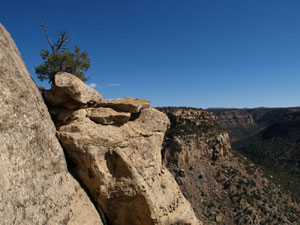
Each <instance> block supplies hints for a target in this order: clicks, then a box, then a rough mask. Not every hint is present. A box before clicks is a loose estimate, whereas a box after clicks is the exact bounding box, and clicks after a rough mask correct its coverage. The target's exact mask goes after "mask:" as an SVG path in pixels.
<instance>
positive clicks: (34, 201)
mask: <svg viewBox="0 0 300 225" xmlns="http://www.w3.org/2000/svg"><path fill="white" fill-rule="evenodd" d="M0 77H1V78H0V90H1V91H0V171H1V173H0V224H72V225H73V224H78V225H80V224H91V225H92V224H93V225H94V224H102V222H101V219H100V217H99V215H98V213H97V211H96V210H95V208H94V206H93V204H92V203H91V201H90V199H89V198H88V196H87V195H86V193H85V192H84V191H83V190H82V188H81V187H80V186H79V184H78V183H77V182H76V181H75V180H74V178H73V177H72V176H71V175H70V174H69V173H68V171H67V167H66V162H65V158H64V153H63V150H62V148H61V146H60V144H59V142H58V140H57V138H56V137H55V132H56V131H55V126H54V124H53V122H52V120H51V118H50V115H49V113H48V110H47V108H46V106H45V104H44V101H43V99H42V97H41V95H40V93H39V91H38V89H37V87H36V85H35V84H34V82H33V81H32V78H31V76H30V74H29V73H28V71H27V69H26V66H25V64H24V62H23V61H22V59H21V56H20V53H19V52H18V49H17V47H16V45H15V43H14V41H13V40H12V39H11V37H10V35H9V33H8V32H7V31H6V30H5V28H4V27H3V26H2V25H1V24H0Z"/></svg>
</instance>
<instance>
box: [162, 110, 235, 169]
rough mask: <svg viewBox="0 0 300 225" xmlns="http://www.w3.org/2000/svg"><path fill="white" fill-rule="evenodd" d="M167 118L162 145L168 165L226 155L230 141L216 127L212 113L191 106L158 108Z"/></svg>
mask: <svg viewBox="0 0 300 225" xmlns="http://www.w3.org/2000/svg"><path fill="white" fill-rule="evenodd" d="M159 110H161V111H162V112H164V113H165V114H166V115H167V116H168V117H169V119H170V121H171V128H170V130H169V131H168V133H167V138H166V140H165V147H164V149H163V156H164V163H165V164H166V165H167V166H168V167H169V166H171V164H175V166H176V167H179V168H181V167H184V166H185V165H193V164H194V163H195V162H196V161H197V160H198V159H199V158H202V157H205V158H208V159H212V160H217V159H218V158H220V157H221V158H222V157H225V156H226V155H228V153H229V151H230V149H231V145H230V140H229V136H228V133H227V132H225V131H223V130H222V129H220V127H219V126H218V125H217V123H216V121H215V116H214V115H213V114H212V113H210V112H206V111H204V110H201V109H194V108H171V107H169V108H159Z"/></svg>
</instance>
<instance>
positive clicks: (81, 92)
mask: <svg viewBox="0 0 300 225" xmlns="http://www.w3.org/2000/svg"><path fill="white" fill-rule="evenodd" d="M43 95H44V98H45V100H46V102H47V104H48V105H50V106H51V107H59V106H63V107H65V108H68V109H78V108H80V107H83V106H84V105H87V104H89V103H92V104H96V103H100V102H101V101H102V99H103V97H102V95H101V94H99V93H98V92H97V91H96V90H95V89H93V88H92V87H90V86H88V85H86V84H85V83H83V82H82V81H81V80H80V79H79V78H78V77H76V76H74V75H72V74H70V73H66V72H60V73H57V74H56V75H55V78H54V83H53V84H52V86H51V89H50V90H44V91H43Z"/></svg>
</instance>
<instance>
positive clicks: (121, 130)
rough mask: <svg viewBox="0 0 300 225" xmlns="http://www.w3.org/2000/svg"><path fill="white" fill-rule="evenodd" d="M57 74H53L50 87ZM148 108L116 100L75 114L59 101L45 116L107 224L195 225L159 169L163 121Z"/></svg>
mask: <svg viewBox="0 0 300 225" xmlns="http://www.w3.org/2000/svg"><path fill="white" fill-rule="evenodd" d="M62 75H64V74H58V75H56V78H55V80H54V82H56V80H57V79H60V78H59V77H60V76H62ZM69 76H70V75H69ZM70 79H73V78H70ZM82 85H84V84H83V83H82ZM54 86H56V83H54ZM86 87H87V86H86ZM55 91H56V88H52V89H51V91H50V92H54V93H50V94H49V92H48V95H45V99H46V102H47V101H48V98H47V96H52V95H54V96H55V95H56V93H55ZM68 97H71V98H72V96H71V95H68ZM52 100H53V99H51V100H50V101H52ZM72 101H74V102H75V103H76V101H77V100H76V99H74V98H72ZM88 102H89V101H88ZM49 105H50V106H53V105H57V104H56V103H55V102H50V104H49ZM149 106H150V103H149V102H148V101H146V100H143V99H135V98H120V99H114V100H100V102H97V103H96V104H93V105H83V106H82V107H81V108H79V109H74V108H72V109H70V107H69V105H68V102H65V103H63V104H60V107H59V108H51V109H50V112H51V113H52V115H53V118H54V120H55V121H56V125H57V136H58V138H59V140H60V141H61V143H62V145H63V146H64V148H65V150H66V151H67V152H68V154H69V156H70V157H71V159H72V160H73V161H74V163H75V165H76V166H75V171H76V173H77V175H78V177H79V178H80V179H81V180H82V182H83V183H84V184H85V185H86V187H87V188H88V189H89V191H90V192H91V194H92V195H93V198H94V199H95V201H96V202H97V203H98V204H99V205H100V206H101V208H102V209H103V211H104V213H105V214H106V216H107V218H108V220H109V221H110V223H111V224H118V225H128V224H130V225H152V224H157V225H167V224H170V225H171V224H174V225H175V224H178V225H188V224H190V225H194V224H195V225H198V224H201V223H200V222H199V221H198V219H197V218H196V217H195V215H194V212H193V210H192V208H191V206H190V204H189V202H188V201H187V200H186V199H185V197H184V196H183V194H182V193H181V191H180V189H179V187H178V185H177V183H176V181H175V180H174V178H173V177H172V175H171V174H170V172H169V171H168V170H167V169H166V168H165V167H164V166H163V164H162V158H161V147H162V142H163V138H164V135H165V131H166V129H167V127H168V126H169V120H168V118H167V117H166V116H165V115H164V114H163V113H161V112H159V111H158V110H156V109H154V108H150V107H149Z"/></svg>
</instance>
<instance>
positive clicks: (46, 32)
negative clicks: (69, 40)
mask: <svg viewBox="0 0 300 225" xmlns="http://www.w3.org/2000/svg"><path fill="white" fill-rule="evenodd" d="M40 27H42V28H43V30H44V32H45V34H46V38H47V40H48V42H49V44H50V47H51V49H52V52H53V53H55V48H54V46H53V44H52V42H51V39H50V38H49V35H48V31H47V29H46V26H45V25H44V24H43V23H40Z"/></svg>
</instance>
